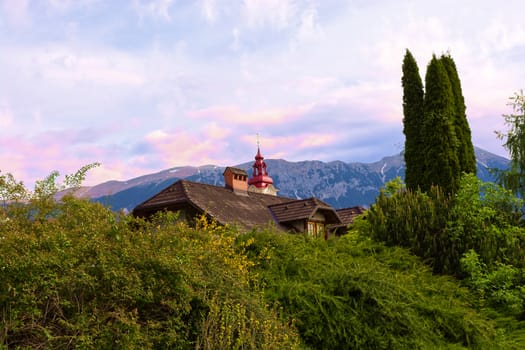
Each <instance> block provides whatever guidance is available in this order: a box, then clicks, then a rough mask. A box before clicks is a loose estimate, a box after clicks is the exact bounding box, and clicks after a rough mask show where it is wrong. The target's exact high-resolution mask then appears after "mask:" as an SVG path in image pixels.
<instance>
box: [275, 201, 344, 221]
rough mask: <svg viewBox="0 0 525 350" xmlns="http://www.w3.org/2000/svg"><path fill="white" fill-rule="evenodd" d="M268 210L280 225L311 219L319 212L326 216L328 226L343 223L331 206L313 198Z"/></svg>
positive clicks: (287, 203)
mask: <svg viewBox="0 0 525 350" xmlns="http://www.w3.org/2000/svg"><path fill="white" fill-rule="evenodd" d="M268 208H269V209H270V210H271V212H272V213H273V215H274V217H275V218H276V220H277V221H278V222H279V223H280V224H283V223H287V222H292V221H297V220H308V219H311V218H313V216H314V215H315V214H316V213H317V212H318V211H321V212H322V213H323V214H324V215H325V217H326V223H327V224H340V223H341V219H339V216H338V215H337V213H336V211H335V210H334V209H333V208H332V207H331V206H330V205H328V204H327V203H325V202H323V201H321V200H319V199H317V198H313V197H312V198H308V199H302V200H292V201H289V202H284V203H278V204H274V205H270V206H269V207H268Z"/></svg>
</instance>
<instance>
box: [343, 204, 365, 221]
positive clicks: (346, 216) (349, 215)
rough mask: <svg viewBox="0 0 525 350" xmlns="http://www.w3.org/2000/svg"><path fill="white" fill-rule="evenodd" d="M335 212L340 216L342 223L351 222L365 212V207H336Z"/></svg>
mask: <svg viewBox="0 0 525 350" xmlns="http://www.w3.org/2000/svg"><path fill="white" fill-rule="evenodd" d="M336 212H337V214H338V215H339V218H341V221H342V223H343V224H344V225H348V224H351V223H352V222H353V221H354V219H355V217H356V216H358V215H360V214H363V213H364V212H365V208H363V207H359V206H357V207H351V208H344V209H337V210H336Z"/></svg>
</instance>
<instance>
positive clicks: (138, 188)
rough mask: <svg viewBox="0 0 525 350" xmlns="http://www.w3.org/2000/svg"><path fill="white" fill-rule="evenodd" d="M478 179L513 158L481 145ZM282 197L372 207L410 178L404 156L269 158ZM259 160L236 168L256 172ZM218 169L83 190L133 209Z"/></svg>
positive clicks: (211, 176)
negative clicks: (393, 183)
mask: <svg viewBox="0 0 525 350" xmlns="http://www.w3.org/2000/svg"><path fill="white" fill-rule="evenodd" d="M475 152H476V160H477V166H478V171H477V175H478V177H479V178H480V179H481V180H483V181H493V180H494V176H493V175H492V174H491V173H490V171H489V169H490V168H498V169H504V168H506V167H507V165H508V159H506V158H504V157H501V156H498V155H495V154H493V153H491V152H488V151H486V150H483V149H481V148H478V147H475ZM265 161H266V164H267V166H268V172H269V175H270V176H271V177H272V179H273V181H274V185H275V186H276V187H277V188H278V189H279V192H278V195H281V196H285V197H290V198H297V199H301V198H308V197H317V198H319V199H321V200H323V201H325V202H327V203H329V204H330V205H332V206H334V207H335V208H344V207H350V206H356V205H361V206H365V207H367V206H369V205H370V204H372V203H373V202H374V200H375V197H376V196H377V194H378V193H379V189H380V188H381V187H383V186H384V184H385V183H386V182H388V181H390V180H392V179H394V178H396V177H397V176H400V177H401V178H403V177H404V170H405V165H404V159H403V153H399V154H396V155H391V156H385V157H383V158H381V159H380V160H378V161H376V162H372V163H363V162H348V163H347V162H343V161H339V160H335V161H330V162H323V161H319V160H304V161H298V162H291V161H287V160H284V159H265ZM252 164H253V161H250V162H244V163H241V164H237V165H233V166H234V167H236V168H239V169H243V170H246V171H247V172H248V173H249V174H251V167H252ZM225 168H226V167H224V166H217V165H203V166H179V167H172V168H168V169H165V170H162V171H159V172H156V173H152V174H146V175H142V176H139V177H136V178H132V179H129V180H125V181H116V180H112V181H106V182H104V183H101V184H98V185H95V186H92V187H90V188H88V189H84V190H83V196H85V197H88V198H91V199H92V200H94V201H97V202H101V203H104V204H106V205H109V206H111V207H112V208H113V209H114V210H120V209H123V210H126V211H130V210H132V209H133V208H134V207H135V206H136V205H138V204H140V203H141V202H143V201H144V200H146V199H148V198H149V197H151V196H153V195H154V194H156V193H158V192H159V191H161V190H162V189H164V188H165V187H167V186H169V185H171V184H172V183H174V182H176V181H177V180H180V179H186V180H190V181H195V182H202V183H207V184H211V185H216V186H223V185H224V179H223V175H222V174H223V171H224V169H225Z"/></svg>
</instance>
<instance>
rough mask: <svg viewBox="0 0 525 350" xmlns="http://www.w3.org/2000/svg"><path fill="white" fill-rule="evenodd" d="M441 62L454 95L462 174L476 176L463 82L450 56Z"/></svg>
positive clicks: (458, 151)
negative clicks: (462, 87)
mask: <svg viewBox="0 0 525 350" xmlns="http://www.w3.org/2000/svg"><path fill="white" fill-rule="evenodd" d="M440 61H441V62H442V64H443V66H444V67H445V70H446V71H447V75H448V79H449V81H450V86H451V89H452V94H453V96H454V111H455V115H454V130H455V133H456V137H457V140H458V148H457V155H458V161H459V166H460V171H461V173H469V174H475V173H476V155H475V154H474V146H473V144H472V137H471V132H470V126H469V124H468V121H467V115H466V113H465V111H466V106H465V99H464V97H463V92H462V90H461V82H460V80H459V75H458V72H457V68H456V63H455V62H454V60H453V59H452V56H450V54H447V55H442V56H441V57H440Z"/></svg>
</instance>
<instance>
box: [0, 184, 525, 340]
mask: <svg viewBox="0 0 525 350" xmlns="http://www.w3.org/2000/svg"><path fill="white" fill-rule="evenodd" d="M55 175H56V174H55ZM80 177H81V176H80ZM1 179H4V180H5V179H6V178H5V177H4V178H1V177H0V180H1ZM55 179H56V176H51V177H50V178H48V179H46V180H45V181H43V182H41V183H40V184H39V187H38V188H39V190H38V191H35V192H34V193H33V194H30V195H29V196H27V194H26V195H25V198H26V201H25V202H24V203H23V204H22V203H21V202H18V203H17V202H14V203H13V202H11V204H10V205H7V206H4V207H2V209H1V210H0V232H1V233H0V280H1V281H2V283H1V284H0V348H6V349H17V348H20V349H23V348H53V349H73V348H80V349H133V348H137V349H139V348H140V349H169V348H172V349H195V348H196V349H294V348H305V349H307V348H310V349H405V348H416V349H433V348H457V349H461V348H473V349H498V348H499V349H513V348H515V349H519V348H522V347H523V345H524V344H525V340H524V338H522V337H520V332H519V328H520V322H519V319H520V318H522V317H523V296H524V293H523V287H522V286H523V283H522V282H523V276H524V275H523V270H522V266H521V265H519V264H518V263H517V261H520V259H522V257H523V252H520V251H519V250H518V245H517V244H515V245H513V244H512V242H513V239H514V240H516V239H519V238H520V237H521V236H520V235H519V234H520V233H521V228H518V227H515V226H514V223H515V220H516V218H515V217H513V216H505V215H504V213H506V212H507V211H506V209H505V210H503V209H504V208H503V207H501V205H503V204H505V203H507V202H506V201H507V199H508V198H507V197H505V201H503V202H502V201H499V199H498V198H500V195H499V194H498V195H496V197H495V199H494V200H492V199H490V198H492V197H490V196H485V197H484V198H483V199H480V200H481V204H479V205H478V204H476V203H472V200H471V199H472V198H470V199H469V197H468V191H467V193H465V194H464V196H465V203H467V202H468V203H470V204H469V205H473V208H478V207H479V208H478V209H479V210H478V211H476V210H470V211H469V212H468V213H470V214H468V215H465V216H463V217H462V218H460V220H457V221H456V222H457V223H458V227H450V228H448V229H449V230H452V231H454V232H455V234H456V235H458V241H459V240H461V235H462V234H463V235H465V236H468V235H473V234H475V232H474V231H473V232H470V231H469V233H468V234H467V233H460V228H459V226H461V227H463V229H466V228H469V227H471V226H470V225H471V224H472V223H471V222H470V221H468V222H467V221H466V220H474V222H477V221H476V220H481V222H480V224H479V226H476V227H474V228H472V230H475V229H477V228H485V229H486V231H487V230H488V232H492V230H495V228H503V227H507V226H508V232H507V231H505V234H504V237H505V239H506V240H507V241H508V242H507V245H501V246H497V247H495V248H494V249H499V250H498V254H502V255H501V257H502V258H501V259H500V260H499V262H497V263H496V262H494V261H492V260H491V258H490V257H491V255H490V246H491V244H492V241H489V242H486V244H485V243H484V242H483V240H481V241H480V242H478V243H479V244H480V247H482V248H484V249H486V250H487V251H484V250H483V249H479V250H476V251H474V250H470V249H469V250H467V248H468V247H467V246H465V248H464V249H462V250H458V252H457V253H455V254H456V255H457V254H460V253H461V252H463V251H466V253H465V254H463V255H461V254H460V265H461V267H459V270H458V271H461V273H462V274H463V277H464V279H463V281H458V280H456V279H455V278H454V277H451V276H449V277H447V276H438V275H434V274H432V272H431V270H430V268H429V267H428V266H427V265H426V264H424V263H423V262H421V261H420V260H419V258H417V257H416V256H415V255H413V254H412V252H411V250H413V249H412V247H411V246H410V245H407V244H403V243H402V242H398V243H395V242H393V241H392V240H391V239H390V240H389V239H388V237H387V236H385V237H384V239H383V240H385V241H386V242H387V245H385V244H383V243H381V242H377V241H375V240H373V238H378V239H379V238H380V237H378V236H377V232H376V231H375V230H374V227H373V225H375V224H373V223H374V221H373V219H372V218H373V215H374V213H376V212H378V211H379V210H380V209H381V208H383V209H384V208H386V206H391V204H386V205H385V204H384V203H382V202H381V200H379V201H378V203H377V204H376V206H375V207H374V209H373V210H372V211H371V212H370V214H369V215H368V216H367V218H366V220H365V219H363V220H360V221H359V223H358V224H357V225H356V226H355V227H354V229H353V230H351V231H350V232H349V234H348V235H346V236H343V237H341V238H335V239H331V240H329V241H324V240H317V239H310V238H308V237H305V236H302V235H289V234H282V233H278V232H275V231H274V230H273V229H271V228H268V229H266V230H261V231H254V232H250V233H245V234H241V233H239V232H238V231H237V230H236V229H235V228H233V227H218V226H217V225H215V224H214V223H213V222H208V221H206V220H205V219H203V218H201V219H200V220H198V225H197V227H188V226H187V225H186V224H185V223H183V222H180V221H179V220H178V218H177V215H176V214H173V213H164V214H160V215H159V216H158V217H156V218H155V219H154V220H152V221H148V222H146V221H142V220H137V219H134V218H132V217H130V216H128V215H123V214H119V213H114V212H112V211H110V210H109V209H107V208H105V207H103V206H101V205H100V204H95V203H90V202H87V201H84V200H81V199H76V198H74V197H72V196H66V197H64V198H63V199H62V200H61V201H60V202H55V201H54V200H53V199H52V196H51V194H52V193H53V192H54V190H56V189H57V188H60V186H58V187H57V186H56V185H54V182H55ZM8 180H9V179H8ZM11 180H12V179H11ZM11 180H9V181H4V188H5V189H6V192H9V191H11V192H12V193H21V192H20V191H18V192H17V191H16V188H17V187H16V186H15V185H17V184H18V185H19V183H17V182H16V181H11ZM11 185H12V186H11ZM19 189H20V187H19ZM8 190H9V191H8ZM389 191H390V192H389V193H385V194H384V196H386V198H387V199H395V198H401V197H403V196H404V194H405V193H409V192H405V191H404V190H403V188H402V187H400V186H396V185H395V184H391V185H390V187H389ZM422 196H423V195H422ZM424 196H427V195H424ZM21 197H24V196H22V195H20V196H18V197H17V196H13V198H21ZM485 198H486V199H485ZM509 198H510V197H509ZM496 199H498V200H496ZM420 200H421V201H422V202H424V201H425V200H424V199H420ZM400 201H401V199H400ZM487 201H488V202H487ZM447 203H448V202H446V203H445V204H443V205H448V204H447ZM487 203H492V204H490V205H486V204H487ZM509 203H511V202H509ZM396 205H398V204H395V205H394V207H395V206H396ZM428 205H430V204H428ZM435 205H436V203H435V204H434V206H435ZM464 205H467V204H464ZM500 207H501V210H499V209H497V208H500ZM451 208H452V209H449V211H450V212H451V214H450V215H459V214H452V213H454V209H453V207H451ZM487 208H489V209H490V208H495V209H494V210H496V212H495V213H493V212H492V211H490V210H489V209H487ZM505 208H507V209H508V207H505ZM399 209H404V207H403V206H401V207H400V208H399ZM458 209H459V208H458ZM491 210H492V209H491ZM498 210H499V211H498ZM430 212H433V210H431V211H430ZM420 214H422V215H421V217H422V218H423V220H427V219H425V215H426V214H425V213H420ZM480 215H481V217H480ZM414 217H415V216H414ZM451 217H452V216H451ZM394 218H395V217H394ZM396 219H397V218H396ZM461 220H463V221H461ZM491 223H493V224H494V225H495V226H494V227H492V228H491V226H490V225H489V224H491ZM460 224H461V225H460ZM467 224H468V225H467ZM387 225H389V224H387ZM435 227H436V228H439V227H440V226H439V225H437V224H436V226H435ZM447 227H448V226H447ZM511 228H512V229H511ZM486 231H484V232H486ZM392 232H402V230H399V228H396V230H393V231H392ZM414 232H417V230H414ZM461 232H462V231H461ZM405 234H406V235H407V237H409V236H410V234H409V233H405ZM495 236H497V235H496V234H495ZM469 237H470V236H469ZM408 241H411V240H410V238H408ZM472 241H473V242H476V239H475V237H474V238H472ZM496 241H497V242H499V241H498V240H497V239H496ZM466 242H467V243H465V244H466V245H468V244H470V243H468V242H470V241H466ZM394 243H395V244H399V245H406V246H407V247H408V249H405V248H400V247H395V246H392V247H389V246H388V245H394ZM513 247H514V250H512V248H513ZM473 249H474V247H473ZM519 254H521V255H519ZM520 257H521V258H520ZM454 266H456V265H454ZM520 286H521V287H520ZM520 288H521V290H520ZM520 293H521V294H520Z"/></svg>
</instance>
